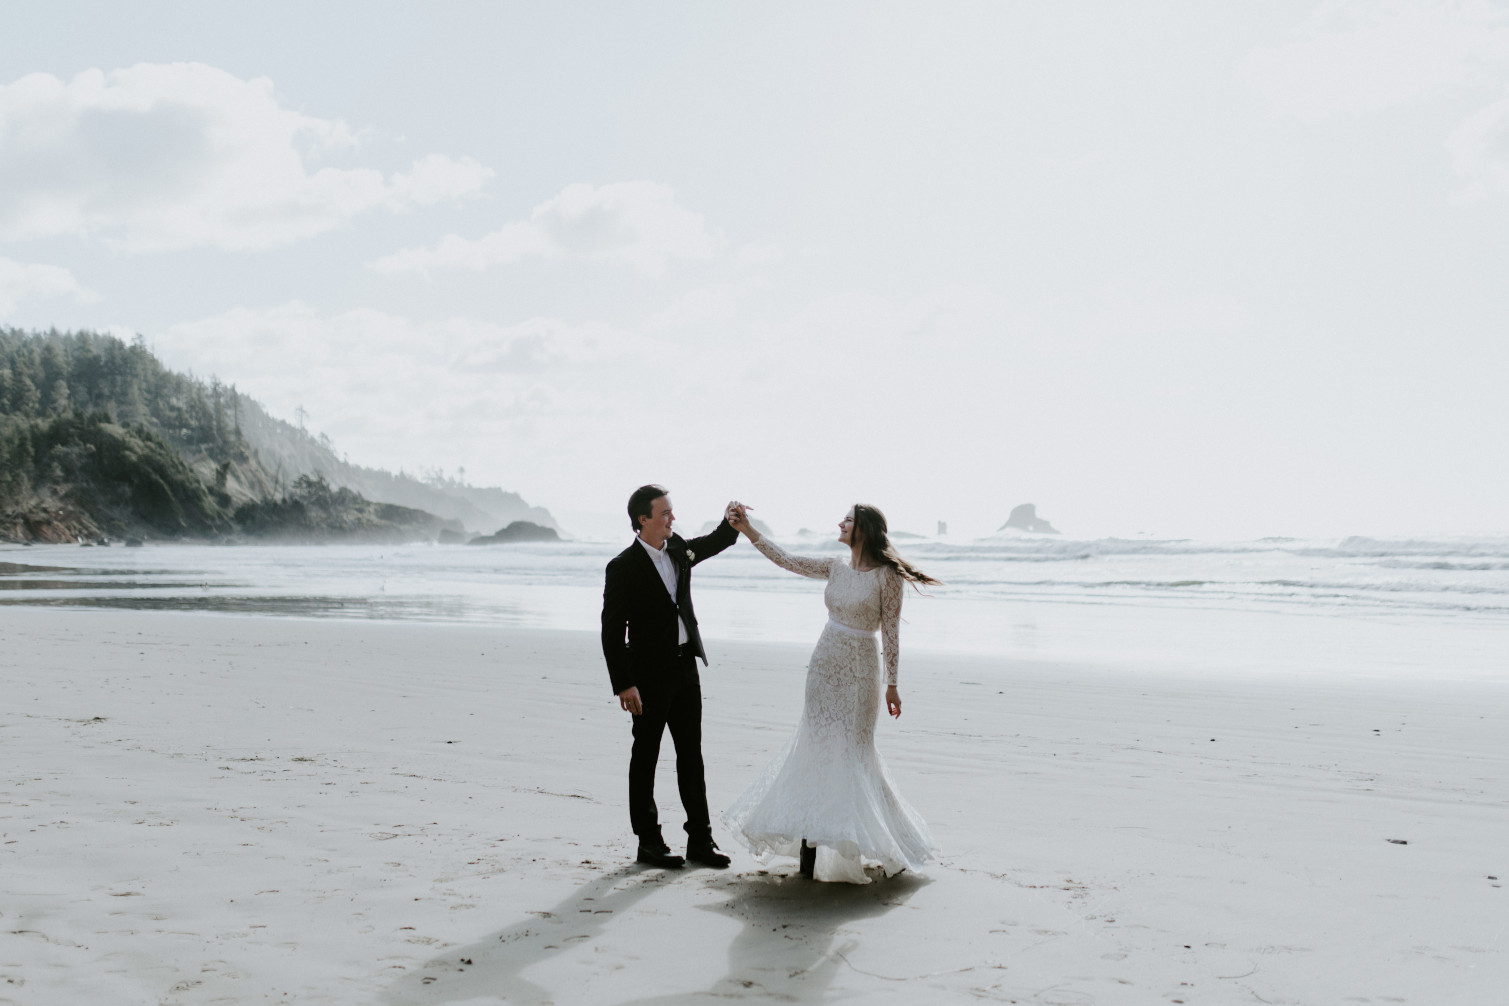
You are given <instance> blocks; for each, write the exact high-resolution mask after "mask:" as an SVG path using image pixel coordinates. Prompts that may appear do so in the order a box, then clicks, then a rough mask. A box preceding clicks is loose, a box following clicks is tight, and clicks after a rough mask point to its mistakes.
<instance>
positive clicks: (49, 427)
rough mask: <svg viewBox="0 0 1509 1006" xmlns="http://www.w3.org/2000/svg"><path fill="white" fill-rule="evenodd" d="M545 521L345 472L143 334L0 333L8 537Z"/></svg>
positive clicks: (354, 536)
mask: <svg viewBox="0 0 1509 1006" xmlns="http://www.w3.org/2000/svg"><path fill="white" fill-rule="evenodd" d="M518 519H528V520H530V521H533V522H535V523H538V524H541V525H544V526H548V527H554V526H555V522H554V520H553V519H552V518H551V517H550V515H549V513H547V512H546V511H544V510H543V509H540V508H538V507H530V506H529V505H528V504H526V503H525V502H524V501H523V500H522V499H520V498H519V497H518V496H517V495H516V494H513V493H508V492H504V491H503V490H501V489H484V488H478V487H474V486H468V485H466V484H465V483H464V482H462V481H461V480H460V479H457V478H445V477H442V476H441V475H440V474H439V473H438V472H436V473H431V474H429V475H428V476H425V477H416V476H413V475H409V474H406V473H403V472H400V473H398V474H394V473H391V472H387V471H383V470H381V469H374V468H364V467H361V466H359V465H352V464H349V463H348V462H346V461H345V460H344V459H342V458H340V457H339V456H338V455H337V454H336V452H335V449H334V445H333V444H331V443H330V441H329V440H328V439H327V438H325V437H323V436H320V437H315V436H312V435H311V434H309V433H308V432H306V431H305V430H303V429H302V428H301V427H297V426H294V425H292V424H290V423H287V422H284V421H282V420H279V419H275V418H273V417H272V416H270V415H269V414H268V413H267V411H266V410H265V409H264V408H263V407H262V406H261V405H260V404H259V403H258V402H256V401H255V400H253V399H251V398H249V397H248V396H246V395H244V394H242V393H241V392H239V391H237V389H236V387H235V385H234V384H229V385H227V384H223V383H221V382H220V381H219V380H218V379H217V378H211V379H210V380H209V381H204V380H202V379H199V378H196V377H193V376H186V375H183V374H178V373H174V372H173V371H171V370H168V369H167V368H166V367H164V366H163V365H162V364H161V362H160V361H158V360H157V358H156V357H155V356H153V355H152V353H151V352H150V351H149V350H148V348H147V346H146V344H145V342H144V340H143V339H142V338H141V337H139V336H138V337H137V338H136V339H135V340H134V341H132V342H130V343H127V342H125V341H123V340H121V339H119V338H116V337H114V336H110V335H101V334H98V333H94V332H57V331H51V332H45V333H40V332H22V331H18V330H14V329H0V540H9V541H47V542H65V541H80V540H82V541H98V540H105V539H116V540H126V539H132V538H143V539H148V538H151V539H178V538H199V539H231V540H236V539H252V540H267V539H277V540H297V541H331V540H373V541H409V540H434V539H435V538H436V537H437V535H438V534H439V532H440V531H441V530H449V531H450V532H452V534H464V532H465V529H466V527H467V526H470V527H471V528H474V529H485V528H488V527H498V526H502V525H503V524H506V523H509V522H510V521H513V520H518Z"/></svg>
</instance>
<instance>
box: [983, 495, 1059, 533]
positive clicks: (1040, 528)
mask: <svg viewBox="0 0 1509 1006" xmlns="http://www.w3.org/2000/svg"><path fill="white" fill-rule="evenodd" d="M1007 528H1012V529H1014V530H1017V531H1033V532H1036V533H1037V534H1058V533H1059V531H1058V528H1056V527H1054V526H1053V525H1052V524H1049V523H1048V522H1047V521H1045V520H1043V519H1042V518H1041V517H1039V516H1038V515H1037V505H1036V504H1034V503H1023V504H1022V505H1021V506H1017V507H1012V508H1011V516H1010V517H1008V518H1006V523H1004V524H1002V525H1001V526H1000V527H999V528H997V530H998V531H1005V530H1006V529H1007Z"/></svg>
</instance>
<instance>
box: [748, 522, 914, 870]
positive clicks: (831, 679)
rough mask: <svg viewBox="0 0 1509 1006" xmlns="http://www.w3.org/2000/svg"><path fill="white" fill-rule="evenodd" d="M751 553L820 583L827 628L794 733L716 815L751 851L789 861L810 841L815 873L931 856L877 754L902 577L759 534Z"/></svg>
mask: <svg viewBox="0 0 1509 1006" xmlns="http://www.w3.org/2000/svg"><path fill="white" fill-rule="evenodd" d="M755 548H757V549H759V550H760V551H761V552H763V553H765V556H766V557H767V558H769V559H770V561H771V562H774V563H775V564H776V565H778V566H782V567H784V568H786V569H789V570H791V571H792V572H793V573H800V574H801V575H802V576H810V577H813V578H815V579H820V580H824V579H825V580H827V581H828V586H827V588H826V589H825V590H824V591H823V600H824V601H825V602H826V603H827V605H828V624H827V626H826V627H824V629H823V633H822V635H821V636H819V637H818V640H817V647H816V648H815V649H814V650H813V651H812V660H811V662H810V663H809V664H808V666H807V696H806V701H805V703H804V704H803V707H802V718H801V721H800V722H799V723H797V727H796V733H795V734H794V735H793V736H792V738H791V740H789V741H788V742H787V743H786V746H785V748H784V749H783V750H782V751H781V752H780V754H778V755H777V756H776V757H775V758H774V759H773V760H772V761H771V762H770V764H769V765H767V766H766V767H765V770H764V771H763V772H762V773H761V774H760V776H759V778H757V779H756V780H755V782H754V784H753V785H751V786H750V787H749V789H748V790H746V791H745V792H744V795H743V796H741V797H739V799H738V800H736V801H734V804H733V806H731V807H730V808H729V809H728V810H727V811H726V812H725V813H724V815H723V817H724V820H725V821H727V822H728V824H729V827H730V829H731V830H732V831H733V832H734V833H735V834H736V835H738V836H740V837H741V838H742V839H743V840H744V843H745V844H746V845H748V846H749V848H750V850H751V851H752V852H754V853H755V854H756V855H760V856H763V855H766V854H768V853H775V854H777V855H782V856H797V855H799V853H800V850H801V844H802V840H803V839H806V841H807V844H808V845H816V846H817V847H818V852H817V863H816V870H815V872H814V876H815V877H816V879H818V880H831V881H845V882H848V883H852V884H865V883H869V878H868V877H866V876H865V872H864V863H865V861H867V860H868V861H872V862H878V863H879V864H880V865H881V867H882V868H883V869H884V870H885V872H886V874H887V875H890V874H893V873H896V872H898V871H900V870H901V869H903V868H905V867H913V868H915V867H917V866H919V865H920V864H921V863H922V862H924V861H925V860H927V859H929V858H931V855H932V838H931V836H930V835H929V834H928V830H927V825H926V824H925V823H924V822H923V820H922V818H921V817H919V816H918V815H917V812H916V811H914V810H913V809H912V808H911V807H910V806H908V805H907V803H906V801H905V800H903V799H902V798H901V795H900V794H899V793H897V792H896V787H895V784H894V783H892V781H891V777H890V773H888V772H887V771H886V767H885V762H884V761H883V760H882V759H881V757H880V752H879V751H877V750H875V723H876V721H877V720H878V719H879V718H880V712H881V707H882V695H881V688H880V678H881V668H880V650H879V647H878V646H877V645H876V639H875V635H876V631H877V630H879V632H880V634H881V635H882V636H883V637H884V641H885V679H886V683H887V684H895V683H896V668H897V663H898V657H897V648H896V646H897V635H898V632H897V630H898V626H899V623H900V621H901V589H902V580H901V577H900V576H899V575H897V574H896V572H895V571H894V570H891V569H889V568H886V567H882V568H880V569H873V570H868V571H866V572H863V573H861V572H858V571H856V570H855V569H854V568H853V567H851V566H850V565H849V563H848V561H847V557H846V556H845V557H839V556H834V557H831V558H816V559H809V558H804V557H801V556H793V555H790V554H789V553H787V552H786V551H785V550H784V549H782V548H781V547H780V546H778V545H776V544H775V543H774V542H772V541H770V539H768V538H761V539H760V540H759V541H758V542H756V543H755Z"/></svg>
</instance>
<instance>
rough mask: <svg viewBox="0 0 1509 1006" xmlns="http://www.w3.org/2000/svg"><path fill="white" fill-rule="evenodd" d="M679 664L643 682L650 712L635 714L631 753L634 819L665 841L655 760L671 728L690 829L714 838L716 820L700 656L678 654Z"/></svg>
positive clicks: (643, 836)
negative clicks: (706, 774)
mask: <svg viewBox="0 0 1509 1006" xmlns="http://www.w3.org/2000/svg"><path fill="white" fill-rule="evenodd" d="M676 663H677V666H676V667H675V669H674V671H673V672H672V673H671V674H667V675H666V676H665V680H664V681H663V682H661V683H659V684H656V685H653V686H646V685H641V686H640V688H639V698H640V702H641V703H642V704H643V708H644V712H642V713H641V714H640V715H638V716H636V717H634V748H633V750H632V752H631V753H630V755H629V823H630V824H631V825H632V826H633V828H634V834H636V835H638V836H639V840H640V841H641V842H643V843H646V844H655V843H657V842H659V841H661V835H660V814H659V812H658V811H657V810H656V807H655V765H656V763H657V762H658V761H659V760H660V741H661V738H663V737H664V736H665V732H666V730H667V729H668V728H669V730H670V732H671V743H673V744H674V745H675V746H676V783H677V787H678V788H679V789H680V790H681V806H682V807H683V808H685V810H686V833H687V835H688V836H689V837H690V838H710V837H711V836H712V823H711V821H710V820H709V818H708V813H707V783H706V781H705V780H704V778H703V772H702V683H701V681H700V680H699V679H698V677H697V658H696V657H694V656H692V655H691V654H687V655H686V656H684V657H678V658H677V659H676Z"/></svg>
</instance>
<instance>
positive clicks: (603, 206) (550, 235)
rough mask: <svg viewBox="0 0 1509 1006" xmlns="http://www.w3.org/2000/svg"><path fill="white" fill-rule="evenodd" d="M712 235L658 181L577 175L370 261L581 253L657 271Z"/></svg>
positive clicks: (704, 254)
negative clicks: (484, 222)
mask: <svg viewBox="0 0 1509 1006" xmlns="http://www.w3.org/2000/svg"><path fill="white" fill-rule="evenodd" d="M712 251H713V239H712V237H711V236H710V235H709V234H708V232H707V227H706V223H705V222H704V220H703V217H702V215H701V214H700V213H693V212H692V211H690V210H688V209H686V208H684V207H682V206H681V205H680V204H678V203H677V202H676V196H675V193H674V192H673V191H672V190H671V189H670V188H669V187H667V186H665V185H660V184H658V183H656V182H648V181H634V182H615V183H612V184H609V185H601V186H593V185H589V184H587V183H585V182H577V183H575V184H572V185H568V186H566V188H565V189H564V190H562V191H561V193H560V194H559V195H557V196H556V197H554V198H553V199H550V200H548V201H546V202H544V203H541V204H540V205H539V206H536V207H535V208H534V210H533V212H531V213H530V215H529V218H528V219H527V220H518V221H512V222H510V223H506V224H504V225H503V226H502V227H500V228H498V229H497V230H495V231H493V232H492V233H490V234H486V235H484V236H482V237H480V238H475V239H472V238H463V237H461V236H459V235H456V234H448V235H446V236H445V237H444V238H442V239H441V240H440V241H439V242H438V243H436V244H435V245H433V246H431V247H427V248H405V249H403V250H401V251H397V252H394V253H393V254H392V255H388V256H385V257H384V258H381V259H378V260H377V261H375V262H373V263H371V265H372V267H373V268H374V269H377V270H378V271H380V272H394V273H396V272H424V271H427V270H431V269H469V270H473V271H481V270H484V269H490V268H494V267H496V266H501V265H509V264H511V263H514V262H518V261H519V260H521V259H525V258H563V257H567V256H570V257H580V258H589V259H599V260H605V261H612V262H622V263H625V264H628V265H630V266H633V267H634V268H636V269H638V270H639V271H640V272H642V273H645V274H647V275H651V276H658V275H661V274H662V273H664V272H665V269H666V266H667V265H668V264H669V263H670V262H671V261H672V260H675V259H705V258H708V257H709V256H710V255H711V254H712Z"/></svg>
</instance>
